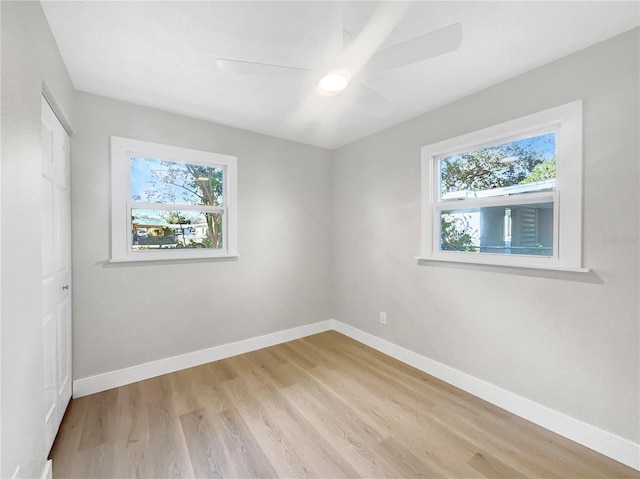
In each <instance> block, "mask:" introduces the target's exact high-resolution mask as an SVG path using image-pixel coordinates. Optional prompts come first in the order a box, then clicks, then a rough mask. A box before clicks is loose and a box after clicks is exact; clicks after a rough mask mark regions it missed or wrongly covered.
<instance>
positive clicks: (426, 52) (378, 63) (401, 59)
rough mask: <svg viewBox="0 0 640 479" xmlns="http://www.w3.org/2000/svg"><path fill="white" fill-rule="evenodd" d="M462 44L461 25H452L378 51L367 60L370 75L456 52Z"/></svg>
mask: <svg viewBox="0 0 640 479" xmlns="http://www.w3.org/2000/svg"><path fill="white" fill-rule="evenodd" d="M461 43H462V25H461V24H459V23H454V24H452V25H449V26H446V27H444V28H441V29H439V30H435V31H433V32H429V33H425V34H424V35H420V36H419V37H415V38H412V39H411V40H407V41H406V42H402V43H399V44H397V45H394V46H391V47H389V48H385V49H384V50H379V51H378V52H376V53H375V54H374V55H373V56H372V57H371V59H370V60H369V62H368V64H367V67H366V69H367V70H369V71H370V72H371V73H377V72H379V71H382V70H389V69H391V68H397V67H400V66H404V65H409V64H411V63H415V62H419V61H421V60H425V59H427V58H432V57H436V56H438V55H442V54H444V53H449V52H452V51H454V50H457V49H458V48H459V47H460V44H461Z"/></svg>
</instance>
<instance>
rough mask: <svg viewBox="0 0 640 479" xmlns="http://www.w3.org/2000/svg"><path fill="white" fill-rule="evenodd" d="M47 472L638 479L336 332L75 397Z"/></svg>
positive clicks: (151, 475) (75, 474)
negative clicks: (617, 478) (51, 464)
mask: <svg viewBox="0 0 640 479" xmlns="http://www.w3.org/2000/svg"><path fill="white" fill-rule="evenodd" d="M51 457H52V458H53V477H54V479H62V478H66V477H73V478H81V479H88V478H100V477H105V478H106V477H109V478H128V477H137V478H158V479H161V478H162V479H164V478H170V477H181V478H188V477H198V478H214V477H229V478H236V477H239V478H248V477H261V478H267V477H304V478H315V477H323V478H340V477H346V478H357V477H370V478H377V477H390V478H405V477H429V478H433V477H442V478H454V477H455V478H474V477H480V478H486V477H490V478H494V477H495V478H523V477H538V478H583V477H584V478H586V477H589V478H613V477H628V478H640V473H639V472H636V471H634V470H633V469H630V468H628V467H626V466H623V465H622V464H620V463H617V462H615V461H613V460H611V459H608V458H606V457H604V456H602V455H600V454H598V453H596V452H593V451H591V450H589V449H587V448H585V447H582V446H580V445H578V444H576V443H573V442H571V441H569V440H567V439H564V438H562V437H560V436H558V435H556V434H553V433H551V432H549V431H546V430H544V429H542V428H540V427H538V426H535V425H533V424H531V423H530V422H527V421H525V420H524V419H521V418H519V417H517V416H514V415H512V414H510V413H508V412H506V411H504V410H502V409H500V408H498V407H495V406H493V405H491V404H489V403H487V402H485V401H483V400H481V399H478V398H475V397H474V396H471V395H469V394H467V393H465V392H462V391H460V390H459V389H456V388H454V387H452V386H449V385H447V384H446V383H443V382H441V381H439V380H437V379H435V378H433V377H431V376H429V375H427V374H424V373H422V372H420V371H418V370H416V369H413V368H411V367H409V366H407V365H404V364H402V363H400V362H398V361H396V360H394V359H391V358H389V357H387V356H385V355H383V354H380V353H378V352H377V351H374V350H372V349H370V348H368V347H367V346H364V345H362V344H360V343H357V342H355V341H353V340H351V339H349V338H346V337H345V336H342V335H341V334H339V333H336V332H327V333H322V334H318V335H315V336H311V337H308V338H304V339H300V340H297V341H292V342H289V343H285V344H281V345H278V346H274V347H270V348H267V349H263V350H260V351H255V352H252V353H248V354H243V355H240V356H236V357H233V358H229V359H225V360H222V361H217V362H214V363H210V364H206V365H203V366H198V367H195V368H191V369H188V370H184V371H180V372H177V373H172V374H168V375H166V376H161V377H158V378H154V379H149V380H147V381H142V382H139V383H135V384H131V385H128V386H123V387H120V388H117V389H112V390H109V391H105V392H102V393H98V394H94V395H91V396H86V397H82V398H79V399H74V400H73V401H72V402H71V405H70V407H69V410H68V411H67V414H66V416H65V418H64V421H63V424H62V427H61V430H60V433H59V435H58V437H57V439H56V442H55V444H54V447H53V450H52V454H51Z"/></svg>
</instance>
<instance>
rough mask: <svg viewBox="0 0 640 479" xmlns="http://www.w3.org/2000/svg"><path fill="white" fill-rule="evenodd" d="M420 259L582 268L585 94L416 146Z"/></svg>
mask: <svg viewBox="0 0 640 479" xmlns="http://www.w3.org/2000/svg"><path fill="white" fill-rule="evenodd" d="M421 243H422V244H421V248H422V251H421V256H420V259H425V260H435V261H454V262H468V263H481V264H496V265H505V266H521V267H529V268H548V269H563V270H579V271H581V270H582V248H581V246H582V104H581V102H579V101H578V102H574V103H570V104H567V105H563V106H559V107H556V108H552V109H550V110H545V111H543V112H540V113H536V114H533V115H529V116H526V117H524V118H519V119H517V120H513V121H510V122H507V123H503V124H500V125H497V126H493V127H490V128H486V129H484V130H480V131H475V132H473V133H469V134H467V135H463V136H460V137H457V138H452V139H450V140H446V141H443V142H440V143H436V144H432V145H428V146H425V147H423V148H422V242H421Z"/></svg>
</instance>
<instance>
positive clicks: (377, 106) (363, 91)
mask: <svg viewBox="0 0 640 479" xmlns="http://www.w3.org/2000/svg"><path fill="white" fill-rule="evenodd" d="M349 88H353V89H354V90H355V92H354V95H355V97H356V98H355V100H356V104H358V105H362V107H363V108H364V109H366V110H368V111H369V112H370V113H373V114H374V115H375V116H377V117H378V118H383V117H385V116H387V115H389V114H391V113H393V112H394V111H395V109H396V107H395V106H394V105H393V103H391V102H390V101H389V100H387V99H386V98H385V97H383V96H382V95H380V94H379V93H377V92H375V91H373V90H372V89H371V88H369V87H366V86H365V85H363V84H362V83H356V82H352V84H351V85H349Z"/></svg>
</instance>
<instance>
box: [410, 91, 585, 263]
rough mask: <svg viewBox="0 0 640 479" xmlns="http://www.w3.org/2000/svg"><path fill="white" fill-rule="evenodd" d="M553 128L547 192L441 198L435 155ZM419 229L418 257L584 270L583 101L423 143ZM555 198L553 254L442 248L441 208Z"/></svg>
mask: <svg viewBox="0 0 640 479" xmlns="http://www.w3.org/2000/svg"><path fill="white" fill-rule="evenodd" d="M551 131H553V132H555V133H556V189H555V191H550V192H539V193H527V194H520V195H509V196H498V197H490V198H478V199H464V200H458V201H455V202H452V201H441V200H440V197H439V196H440V188H439V180H440V175H439V160H440V159H442V158H447V157H449V156H453V155H458V154H462V153H467V152H470V151H475V150H478V149H481V148H485V147H488V146H492V145H499V144H503V143H508V142H510V141H515V140H518V139H522V138H527V137H531V136H535V135H536V134H542V133H544V132H551ZM421 153H422V177H421V181H422V198H421V200H422V203H421V205H422V229H421V251H420V256H419V257H418V259H421V260H426V261H447V262H456V263H476V264H487V265H499V266H515V267H524V268H539V269H556V270H566V271H581V272H584V271H588V270H586V269H585V268H583V263H582V101H575V102H572V103H568V104H565V105H561V106H558V107H555V108H551V109H548V110H544V111H541V112H538V113H534V114H532V115H528V116H525V117H522V118H518V119H515V120H512V121H508V122H505V123H501V124H499V125H495V126H491V127H489V128H484V129H482V130H478V131H474V132H471V133H468V134H465V135H462V136H458V137H455V138H451V139H448V140H445V141H441V142H438V143H434V144H431V145H427V146H424V147H423V148H422V150H421ZM542 202H553V205H554V212H553V256H534V255H509V254H499V253H480V252H463V251H441V250H440V246H439V245H440V236H441V234H440V211H442V210H450V209H459V208H462V207H464V208H479V207H490V206H504V205H521V204H532V203H542Z"/></svg>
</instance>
